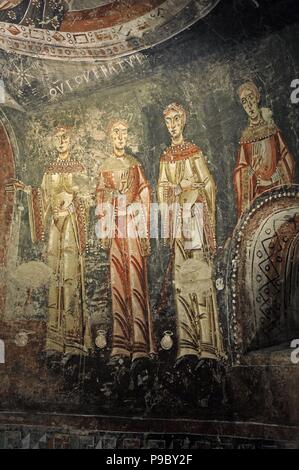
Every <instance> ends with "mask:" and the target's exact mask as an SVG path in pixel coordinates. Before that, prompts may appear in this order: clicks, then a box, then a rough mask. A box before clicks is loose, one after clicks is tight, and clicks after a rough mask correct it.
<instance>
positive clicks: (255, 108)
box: [240, 89, 260, 119]
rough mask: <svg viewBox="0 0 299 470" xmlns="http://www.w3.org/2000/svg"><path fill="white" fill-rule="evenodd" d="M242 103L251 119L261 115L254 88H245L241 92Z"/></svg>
mask: <svg viewBox="0 0 299 470" xmlns="http://www.w3.org/2000/svg"><path fill="white" fill-rule="evenodd" d="M240 98H241V103H242V105H243V108H244V109H245V111H246V113H247V114H248V116H249V117H250V119H258V118H259V115H260V109H259V103H258V100H257V97H256V95H255V94H254V92H253V91H252V90H249V89H248V90H244V91H243V92H242V94H241V97H240Z"/></svg>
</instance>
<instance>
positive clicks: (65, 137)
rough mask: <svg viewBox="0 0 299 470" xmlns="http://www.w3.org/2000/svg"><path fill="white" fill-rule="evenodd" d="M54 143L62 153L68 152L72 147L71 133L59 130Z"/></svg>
mask: <svg viewBox="0 0 299 470" xmlns="http://www.w3.org/2000/svg"><path fill="white" fill-rule="evenodd" d="M54 143H55V148H56V150H57V151H58V153H59V154H60V155H63V154H66V153H67V152H68V150H69V148H70V135H69V134H68V133H67V132H66V131H63V130H61V131H58V132H57V133H56V134H55V137H54Z"/></svg>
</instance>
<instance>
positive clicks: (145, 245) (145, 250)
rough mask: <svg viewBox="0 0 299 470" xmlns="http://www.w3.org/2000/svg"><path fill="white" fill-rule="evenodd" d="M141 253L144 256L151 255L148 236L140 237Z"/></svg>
mask: <svg viewBox="0 0 299 470" xmlns="http://www.w3.org/2000/svg"><path fill="white" fill-rule="evenodd" d="M140 246H141V254H142V256H143V257H144V258H147V257H148V256H150V255H151V244H150V241H149V239H148V238H141V239H140Z"/></svg>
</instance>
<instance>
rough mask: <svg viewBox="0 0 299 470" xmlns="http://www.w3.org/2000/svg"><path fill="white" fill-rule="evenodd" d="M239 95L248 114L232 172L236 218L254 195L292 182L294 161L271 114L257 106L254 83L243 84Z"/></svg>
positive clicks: (258, 97)
mask: <svg viewBox="0 0 299 470" xmlns="http://www.w3.org/2000/svg"><path fill="white" fill-rule="evenodd" d="M239 96H240V99H241V103H242V105H243V107H244V109H245V111H246V112H247V114H248V115H249V126H248V128H247V129H246V130H245V131H244V132H243V135H242V138H241V141H240V148H239V152H238V160H237V166H236V169H235V172H234V185H235V191H236V194H237V208H238V217H241V216H242V214H243V213H244V212H245V211H246V210H247V209H248V208H249V207H250V205H251V203H252V201H253V200H254V199H255V198H256V197H257V196H260V195H261V194H263V193H264V192H265V191H268V190H270V189H272V188H275V187H277V186H281V185H289V184H292V183H293V182H294V178H295V160H294V157H293V155H292V154H291V153H290V151H289V150H288V147H287V145H286V143H285V141H284V138H283V136H282V134H281V132H280V130H279V129H278V128H277V126H276V125H275V123H274V122H273V120H272V112H271V111H270V110H269V109H266V108H262V109H261V108H260V107H259V102H260V93H259V91H258V89H257V87H256V86H255V85H254V83H251V82H248V83H245V84H244V85H242V86H241V87H240V89H239Z"/></svg>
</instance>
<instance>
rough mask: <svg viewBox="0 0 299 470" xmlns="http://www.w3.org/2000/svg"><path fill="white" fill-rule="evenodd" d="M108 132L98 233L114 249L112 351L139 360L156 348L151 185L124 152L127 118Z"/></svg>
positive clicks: (99, 205) (112, 270)
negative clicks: (150, 281)
mask: <svg viewBox="0 0 299 470" xmlns="http://www.w3.org/2000/svg"><path fill="white" fill-rule="evenodd" d="M108 133H109V136H110V138H111V140H112V143H113V147H114V152H113V155H112V156H111V157H109V158H107V160H106V161H105V162H104V163H103V165H102V167H101V169H100V175H99V183H98V187H97V202H98V207H97V214H98V219H99V220H98V225H97V234H98V237H99V238H100V239H101V241H102V245H103V247H104V248H106V249H108V250H109V255H110V270H111V291H112V310H113V312H112V314H113V346H112V348H113V349H112V354H111V356H112V357H113V358H119V357H126V358H131V359H132V360H135V359H141V358H147V357H150V356H151V355H152V354H154V353H155V351H156V349H155V342H154V335H153V321H152V314H151V310H150V305H149V292H148V281H147V257H148V256H149V254H150V239H149V222H150V203H151V188H150V185H149V183H148V181H147V180H146V178H145V176H144V173H143V170H142V168H141V165H140V163H139V162H138V161H137V160H136V159H135V158H133V157H131V156H128V155H126V154H125V146H126V143H127V137H128V124H127V123H126V122H125V121H122V120H115V121H113V122H112V123H111V124H110V126H109V130H108ZM109 210H110V212H109ZM109 213H110V218H109V216H108V219H107V215H108V214H109Z"/></svg>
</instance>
